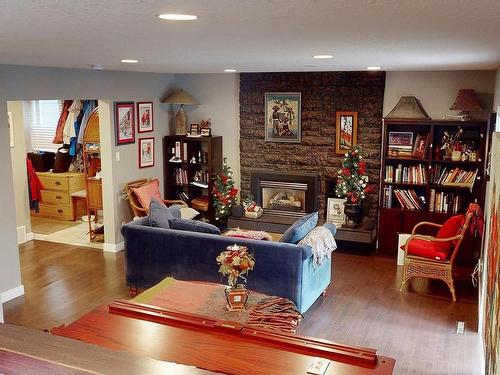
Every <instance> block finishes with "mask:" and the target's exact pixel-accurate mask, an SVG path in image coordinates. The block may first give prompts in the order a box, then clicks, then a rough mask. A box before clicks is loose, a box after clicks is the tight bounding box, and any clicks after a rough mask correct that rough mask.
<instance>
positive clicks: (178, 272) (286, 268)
mask: <svg viewBox="0 0 500 375" xmlns="http://www.w3.org/2000/svg"><path fill="white" fill-rule="evenodd" d="M122 234H123V236H124V237H125V257H126V271H127V286H129V287H136V288H149V287H151V286H153V285H155V284H157V283H159V282H160V281H161V280H163V279H164V278H165V277H167V276H172V277H174V278H176V279H178V280H191V281H208V282H222V283H223V282H225V280H224V279H223V278H222V277H221V275H219V273H218V266H217V263H216V261H215V258H216V257H217V255H218V254H219V253H220V252H221V251H223V250H225V248H226V247H227V246H229V245H232V244H235V243H237V244H239V245H244V246H247V247H248V249H249V250H250V251H251V252H252V253H253V254H254V256H255V260H256V265H255V269H254V270H253V271H251V272H250V273H249V277H248V282H247V287H248V288H249V289H250V290H255V291H257V292H261V293H265V294H270V295H276V296H280V297H286V298H289V299H290V300H292V301H293V302H294V303H295V304H296V305H297V307H298V309H299V310H300V311H301V312H302V313H304V312H306V311H307V310H308V309H309V307H311V305H312V304H313V303H314V301H316V299H317V298H318V297H319V296H320V295H321V294H322V292H323V291H324V290H325V289H326V288H327V287H328V285H329V284H330V280H331V259H325V260H324V262H323V263H322V265H321V266H320V267H317V268H314V267H313V255H312V251H311V248H310V247H309V246H307V247H302V246H298V245H294V244H289V243H284V242H275V241H258V240H249V239H242V238H233V237H225V236H221V235H215V234H206V233H198V232H190V231H180V230H173V229H163V228H156V227H151V226H150V225H149V218H148V217H144V218H141V219H140V220H136V221H132V222H130V223H128V224H125V225H124V226H123V227H122Z"/></svg>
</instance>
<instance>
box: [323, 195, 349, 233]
mask: <svg viewBox="0 0 500 375" xmlns="http://www.w3.org/2000/svg"><path fill="white" fill-rule="evenodd" d="M344 202H345V199H343V198H328V199H327V202H326V222H327V223H332V224H335V225H336V226H337V227H340V226H342V224H344V223H345V214H344Z"/></svg>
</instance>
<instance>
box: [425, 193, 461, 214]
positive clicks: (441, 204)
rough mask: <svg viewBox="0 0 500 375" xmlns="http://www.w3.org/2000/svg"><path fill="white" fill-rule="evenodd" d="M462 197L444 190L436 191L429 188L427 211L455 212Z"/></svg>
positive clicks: (458, 209) (458, 210) (457, 210)
mask: <svg viewBox="0 0 500 375" xmlns="http://www.w3.org/2000/svg"><path fill="white" fill-rule="evenodd" d="M461 204H462V197H461V196H460V195H458V194H453V193H445V192H444V191H441V192H436V190H435V189H431V191H430V197H429V211H431V212H445V213H453V214H457V213H458V212H460V206H461Z"/></svg>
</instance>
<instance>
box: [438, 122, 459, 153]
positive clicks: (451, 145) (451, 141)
mask: <svg viewBox="0 0 500 375" xmlns="http://www.w3.org/2000/svg"><path fill="white" fill-rule="evenodd" d="M462 133H463V129H462V128H460V127H459V128H458V130H457V132H456V133H455V134H450V133H448V132H447V131H445V132H444V133H443V138H442V139H441V142H442V143H443V145H442V146H441V150H442V151H443V154H444V159H448V160H449V159H451V160H454V161H459V160H460V158H461V156H462V149H461V143H460V136H461V135H462Z"/></svg>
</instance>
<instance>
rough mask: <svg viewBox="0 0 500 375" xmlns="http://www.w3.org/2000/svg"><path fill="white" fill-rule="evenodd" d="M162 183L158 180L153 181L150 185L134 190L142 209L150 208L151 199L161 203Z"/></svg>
mask: <svg viewBox="0 0 500 375" xmlns="http://www.w3.org/2000/svg"><path fill="white" fill-rule="evenodd" d="M159 187H160V183H159V182H158V180H152V181H151V182H150V183H149V184H146V185H143V186H141V187H137V188H132V191H133V192H134V194H135V196H136V197H137V200H138V201H139V203H140V204H141V206H142V208H147V207H149V203H151V198H156V199H158V200H159V201H161V200H162V199H161V194H160V188H159Z"/></svg>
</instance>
